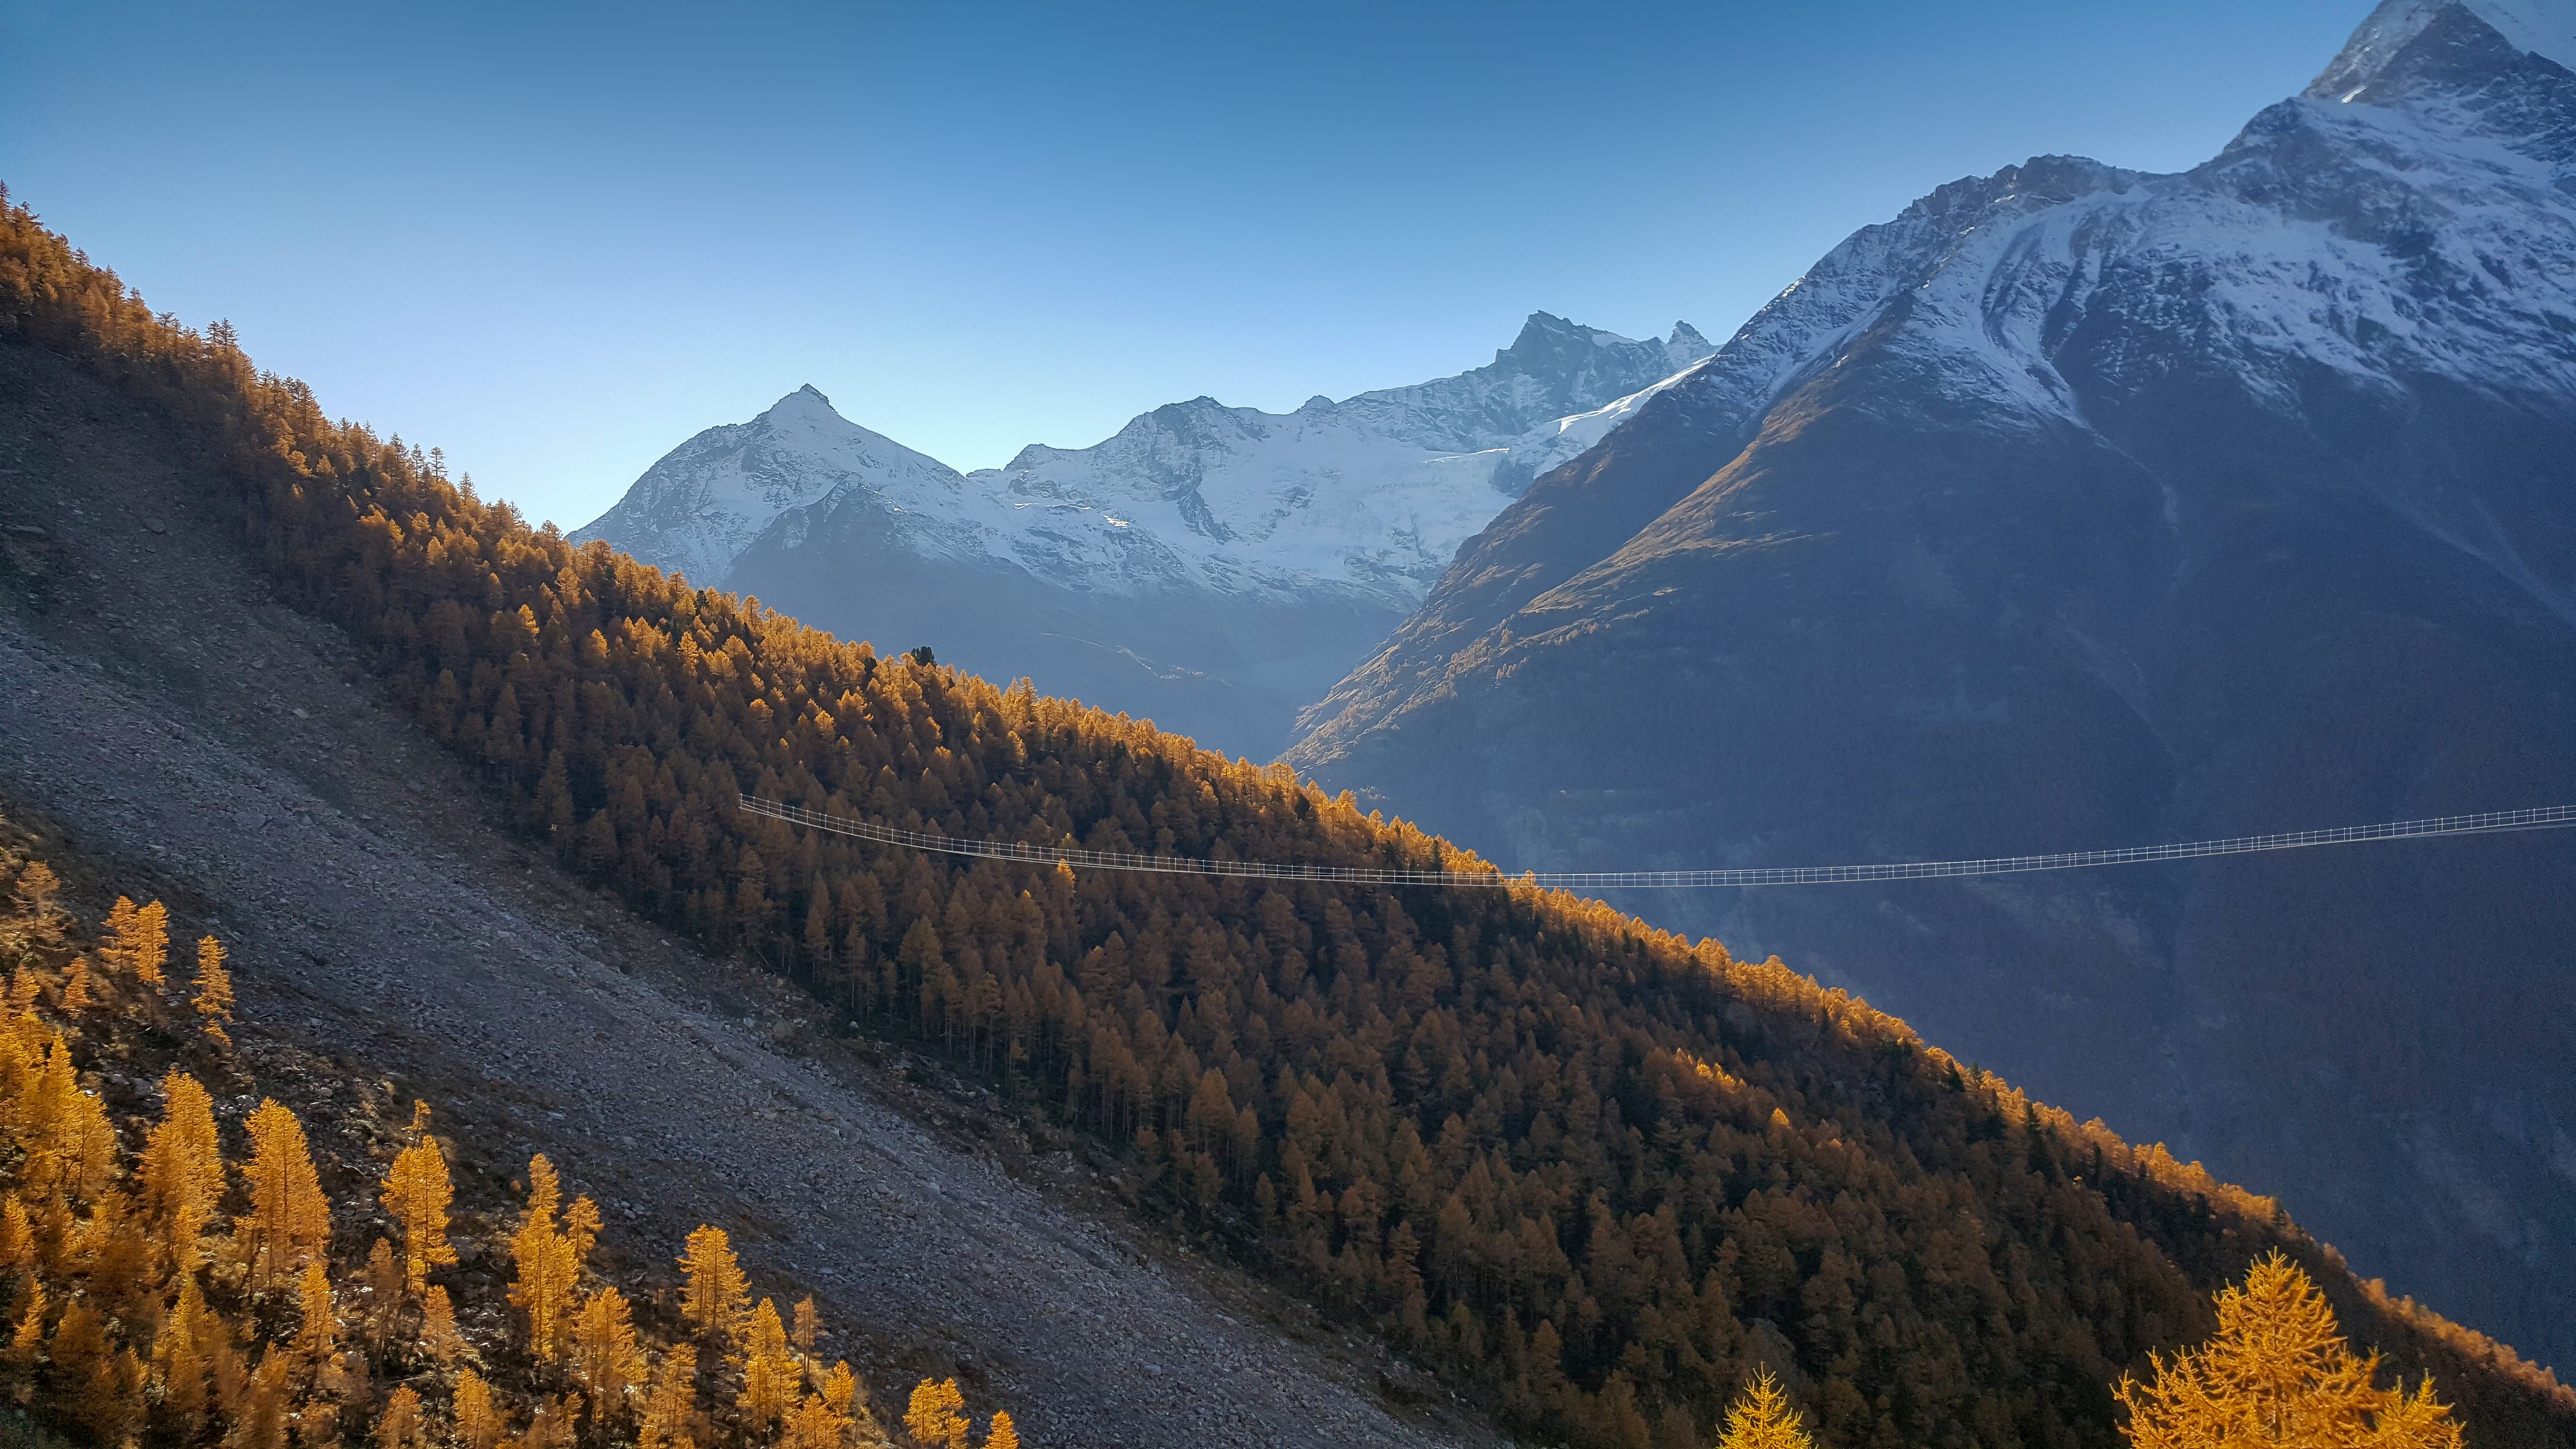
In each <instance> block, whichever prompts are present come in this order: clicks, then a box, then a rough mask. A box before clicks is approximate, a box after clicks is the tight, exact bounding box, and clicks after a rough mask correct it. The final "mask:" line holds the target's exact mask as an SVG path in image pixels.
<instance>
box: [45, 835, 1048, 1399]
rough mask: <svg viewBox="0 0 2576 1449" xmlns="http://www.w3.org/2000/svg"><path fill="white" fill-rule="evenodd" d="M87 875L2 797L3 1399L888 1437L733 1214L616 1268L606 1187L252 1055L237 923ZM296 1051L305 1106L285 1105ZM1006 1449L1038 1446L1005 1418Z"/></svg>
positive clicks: (342, 1069)
mask: <svg viewBox="0 0 2576 1449" xmlns="http://www.w3.org/2000/svg"><path fill="white" fill-rule="evenodd" d="M70 894H71V893H70V892H67V891H65V890H64V889H63V881H62V878H61V876H60V875H58V874H57V872H56V871H55V869H54V867H53V863H51V862H49V861H48V860H47V859H46V858H45V855H44V854H43V853H41V852H39V851H38V850H37V849H36V847H35V843H34V841H33V840H32V838H31V837H30V836H29V835H28V834H27V833H26V832H25V831H24V830H22V829H20V828H19V827H18V826H17V824H16V823H15V822H13V821H11V820H9V819H8V818H6V817H4V816H0V972H5V978H0V979H5V981H6V983H7V985H6V994H5V997H0V1163H5V1174H0V1183H5V1185H0V1296H5V1302H0V1314H5V1315H6V1320H7V1327H6V1334H7V1342H6V1346H5V1348H0V1395H5V1396H6V1397H7V1399H8V1400H9V1401H10V1402H11V1403H13V1404H15V1405H19V1406H22V1409H32V1411H33V1412H34V1414H35V1416H36V1421H37V1423H38V1424H40V1425H41V1426H43V1427H44V1428H46V1429H50V1430H53V1431H57V1432H60V1433H64V1434H68V1435H72V1436H76V1437H79V1438H84V1439H88V1440H91V1441H95V1442H97V1443H99V1444H103V1445H118V1444H131V1443H136V1442H138V1441H139V1442H141V1443H146V1444H151V1445H155V1446H168V1449H179V1446H189V1445H201V1444H207V1445H211V1444H220V1445H225V1446H230V1449H286V1446H287V1445H288V1444H289V1443H290V1442H291V1443H293V1444H296V1445H299V1446H321V1445H326V1444H334V1443H341V1442H366V1441H368V1440H373V1441H374V1443H376V1444H377V1445H378V1446H380V1449H428V1446H431V1445H442V1444H452V1445H455V1446H457V1449H573V1446H576V1445H580V1446H608V1445H624V1444H634V1445H636V1446H638V1449H686V1446H692V1445H704V1446H708V1449H717V1446H725V1445H741V1446H750V1445H766V1444H771V1443H779V1444H784V1445H787V1446H791V1449H869V1446H877V1449H887V1446H889V1445H890V1443H891V1441H890V1440H889V1438H888V1436H887V1433H886V1431H885V1430H884V1429H883V1428H882V1427H880V1424H879V1421H878V1419H877V1417H876V1415H875V1413H874V1412H873V1411H872V1409H871V1407H870V1404H869V1402H868V1395H867V1390H866V1387H865V1385H864V1384H862V1383H861V1382H860V1381H859V1380H858V1378H857V1377H856V1376H855V1375H854V1374H853V1373H852V1372H851V1371H850V1367H849V1365H848V1364H847V1363H846V1362H837V1361H829V1360H830V1355H829V1354H828V1353H827V1352H825V1351H824V1350H823V1349H822V1347H821V1344H822V1343H823V1342H825V1341H827V1340H828V1338H829V1335H828V1334H827V1333H826V1332H825V1331H824V1329H823V1325H822V1322H821V1319H820V1316H819V1315H818V1313H817V1312H816V1310H815V1306H814V1302H813V1300H812V1299H811V1298H810V1297H807V1298H802V1299H798V1300H795V1301H793V1302H792V1304H791V1306H789V1307H788V1308H786V1309H784V1310H782V1309H781V1308H780V1306H779V1304H778V1302H777V1300H775V1299H774V1298H770V1297H761V1298H759V1299H758V1300H757V1302H756V1303H755V1301H754V1298H753V1295H752V1293H751V1291H750V1288H749V1284H748V1279H747V1278H746V1275H745V1274H744V1272H743V1269H742V1267H741V1265H740V1264H739V1262H738V1261H737V1260H736V1258H735V1256H734V1253H733V1250H732V1247H731V1245H730V1243H729V1241H728V1239H727V1236H726V1234H725V1232H724V1231H723V1230H722V1229H720V1228H715V1227H704V1226H702V1227H700V1228H699V1229H698V1230H697V1231H696V1232H694V1233H692V1234H690V1235H689V1237H688V1240H687V1242H686V1243H685V1244H673V1245H672V1247H674V1248H678V1249H682V1250H683V1251H681V1252H680V1254H679V1257H678V1259H677V1262H676V1264H675V1265H674V1266H673V1267H672V1268H669V1269H666V1270H664V1271H661V1272H658V1273H637V1272H635V1271H633V1270H632V1268H631V1267H630V1268H629V1270H628V1271H626V1272H625V1273H623V1274H620V1275H617V1277H615V1278H612V1277H610V1276H606V1275H604V1274H603V1272H602V1271H601V1269H600V1267H599V1265H597V1264H595V1263H594V1262H593V1261H592V1247H593V1244H594V1243H595V1241H596V1240H597V1237H598V1234H599V1230H600V1226H601V1215H600V1210H599V1208H598V1206H597V1205H596V1204H595V1203H593V1201H592V1200H591V1199H590V1198H589V1197H588V1196H586V1195H583V1194H581V1193H580V1191H579V1189H578V1186H577V1185H574V1184H567V1183H565V1182H564V1181H563V1180H562V1179H561V1178H560V1177H559V1176H558V1175H557V1173H556V1171H555V1169H554V1167H553V1165H552V1164H551V1163H549V1162H548V1161H547V1160H546V1158H545V1157H544V1156H543V1155H539V1156H537V1157H535V1158H534V1159H532V1160H531V1161H529V1162H528V1163H527V1164H526V1166H525V1169H524V1171H523V1172H519V1173H518V1175H516V1176H514V1177H512V1178H511V1179H509V1180H507V1181H504V1180H502V1179H501V1178H500V1177H499V1175H498V1174H494V1173H489V1172H482V1173H476V1172H470V1171H469V1172H465V1173H463V1174H461V1175H452V1174H451V1171H450V1168H451V1163H452V1161H453V1159H454V1158H455V1157H456V1155H457V1143H456V1142H455V1140H454V1139H453V1138H449V1137H445V1136H442V1135H440V1134H439V1133H437V1132H436V1131H435V1130H433V1129H434V1128H435V1126H436V1118H435V1116H434V1114H433V1112H432V1110H431V1108H430V1105H429V1104H428V1103H426V1102H414V1103H411V1104H408V1106H406V1105H405V1104H403V1103H401V1102H399V1101H397V1100H394V1099H392V1098H391V1097H390V1096H389V1095H388V1094H387V1092H386V1091H385V1090H383V1088H384V1086H385V1085H386V1084H383V1083H377V1082H374V1081H371V1080H370V1079H369V1078H370V1074H369V1073H368V1072H367V1071H366V1070H365V1068H364V1065H363V1064H356V1065H352V1064H349V1063H345V1062H334V1061H320V1060H313V1059H309V1058H302V1057H297V1056H296V1054H294V1053H292V1052H290V1051H288V1050H287V1049H285V1048H282V1047H279V1046H278V1045H276V1044H275V1043H270V1042H266V1041H262V1042H260V1046H261V1048H262V1050H260V1051H258V1052H252V1051H248V1050H245V1049H243V1048H242V1047H237V1046H236V1043H235V1041H234V1035H233V1033H234V1031H235V1030H237V1029H239V1024H237V1023H236V1022H235V1021H234V999H233V990H232V980H231V971H230V969H229V967H228V966H227V963H226V951H225V948H224V946H223V943H222V942H221V941H220V940H218V939H217V938H216V937H214V936H205V937H202V938H201V939H200V940H198V941H197V942H196V943H195V945H194V946H193V947H190V946H187V945H186V944H185V943H180V944H179V945H178V947H177V949H176V950H174V949H173V943H172V942H171V940H170V929H169V926H170V921H169V913H168V912H167V910H166V909H165V908H164V907H163V906H162V904H161V903H160V902H159V901H150V902H147V903H145V904H143V905H141V906H137V905H135V904H134V903H133V902H132V901H130V900H128V899H126V898H124V897H122V896H119V897H118V898H117V899H116V901H115V903H114V904H113V905H112V906H111V907H109V908H108V909H107V910H106V912H105V913H104V914H105V923H104V926H103V928H102V929H100V930H97V931H92V930H90V929H88V927H87V926H86V925H85V924H84V922H83V920H82V913H81V912H79V911H76V910H72V909H67V904H68V902H69V896H70ZM281 1053H283V1054H285V1055H286V1056H288V1057H291V1058H295V1059H293V1060H291V1061H289V1062H287V1063H285V1064H284V1065H285V1068H286V1069H285V1070H282V1071H278V1072H276V1073H275V1074H274V1075H275V1077H277V1078H280V1079H283V1080H285V1081H291V1082H293V1083H296V1084H299V1085H300V1086H302V1087H303V1088H304V1089H305V1091H306V1093H308V1094H309V1100H307V1101H306V1103H305V1106H306V1109H307V1110H306V1112H305V1113H303V1114H299V1113H298V1112H297V1111H295V1110H294V1109H293V1108H291V1107H289V1106H288V1105H285V1104H283V1103H281V1102H279V1101H278V1100H276V1099H275V1097H273V1096H270V1095H268V1091H269V1089H270V1088H271V1087H272V1086H276V1085H279V1082H277V1081H272V1080H267V1078H270V1077H271V1075H272V1074H271V1072H270V1071H269V1070H268V1068H270V1067H272V1066H276V1065H280V1063H279V1062H278V1058H279V1056H280V1054H281ZM316 1083H319V1090H318V1091H315V1090H314V1087H315V1084H316ZM288 1095H289V1096H290V1097H292V1096H295V1095H297V1093H295V1092H294V1091H292V1090H290V1091H289V1093H288ZM335 1097H337V1098H340V1099H341V1100H338V1101H335V1100H334V1099H335ZM254 1103H256V1105H255V1106H254V1105H253V1104H254ZM308 1119H310V1120H311V1121H312V1123H313V1127H314V1131H313V1133H312V1134H311V1135H310V1136H308V1133H307V1127H306V1122H307V1120H308ZM513 1171H514V1172H517V1171H518V1170H517V1169H515V1168H514V1169H513ZM911 1407H912V1408H913V1409H915V1410H916V1411H917V1412H915V1413H912V1414H909V1415H907V1416H906V1418H907V1420H908V1421H910V1423H909V1432H910V1436H911V1441H912V1442H914V1443H918V1444H923V1445H936V1446H940V1449H962V1446H963V1444H964V1442H965V1439H964V1435H965V1433H966V1430H967V1426H966V1424H965V1421H964V1420H963V1418H962V1417H961V1416H960V1415H959V1414H958V1413H957V1410H958V1409H959V1408H961V1407H962V1404H961V1403H960V1402H959V1400H958V1399H957V1397H956V1394H955V1385H954V1383H953V1382H946V1381H943V1382H940V1383H930V1382H924V1383H923V1384H921V1385H920V1386H918V1387H917V1389H916V1390H915V1396H914V1398H913V1400H912V1405H911ZM889 1417H891V1415H890V1416H889ZM980 1442H982V1443H984V1444H986V1445H988V1446H992V1449H1005V1446H1008V1449H1016V1446H1017V1444H1018V1442H1019V1441H1018V1438H1017V1436H1016V1432H1015V1430H1014V1428H1013V1425H1012V1423H1011V1420H1010V1416H1009V1414H1008V1413H1007V1412H1003V1413H997V1414H996V1415H995V1417H994V1419H993V1420H992V1422H991V1423H990V1425H988V1426H987V1429H986V1431H985V1433H984V1434H983V1435H982V1436H980Z"/></svg>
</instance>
